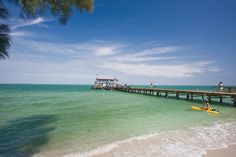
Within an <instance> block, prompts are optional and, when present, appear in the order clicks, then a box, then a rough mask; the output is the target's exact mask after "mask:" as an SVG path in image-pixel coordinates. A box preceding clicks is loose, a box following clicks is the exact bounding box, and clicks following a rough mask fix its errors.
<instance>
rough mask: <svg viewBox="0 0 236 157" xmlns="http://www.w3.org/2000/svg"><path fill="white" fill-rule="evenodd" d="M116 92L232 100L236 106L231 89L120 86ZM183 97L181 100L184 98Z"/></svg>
mask: <svg viewBox="0 0 236 157" xmlns="http://www.w3.org/2000/svg"><path fill="white" fill-rule="evenodd" d="M115 90H118V91H123V92H129V93H137V94H144V95H151V96H157V97H161V96H162V97H163V96H164V97H166V98H167V97H169V96H171V97H176V98H177V99H179V98H180V96H182V97H184V98H186V99H187V100H190V101H193V100H194V97H202V99H203V100H204V98H205V97H206V99H207V101H208V102H211V101H212V99H213V98H214V99H219V101H220V103H222V102H223V99H224V98H232V102H233V103H234V104H235V105H236V90H235V89H234V88H233V89H232V88H230V90H227V91H225V90H224V91H222V92H219V91H199V90H178V89H161V88H133V87H128V86H119V87H116V88H115ZM182 97H181V98H182Z"/></svg>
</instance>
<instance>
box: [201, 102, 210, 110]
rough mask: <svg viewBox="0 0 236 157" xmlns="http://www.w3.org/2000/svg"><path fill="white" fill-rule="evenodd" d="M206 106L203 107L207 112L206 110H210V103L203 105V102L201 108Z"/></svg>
mask: <svg viewBox="0 0 236 157" xmlns="http://www.w3.org/2000/svg"><path fill="white" fill-rule="evenodd" d="M205 105H206V107H203V108H204V110H208V109H210V108H211V105H210V103H208V102H207V103H205V102H203V106H205Z"/></svg>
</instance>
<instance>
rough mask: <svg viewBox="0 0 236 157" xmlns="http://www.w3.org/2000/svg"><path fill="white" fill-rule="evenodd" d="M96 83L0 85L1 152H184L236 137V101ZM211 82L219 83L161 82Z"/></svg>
mask: <svg viewBox="0 0 236 157" xmlns="http://www.w3.org/2000/svg"><path fill="white" fill-rule="evenodd" d="M90 87H91V86H90V85H24V84H1V85H0V156H1V157H5V156H22V157H23V156H36V157H41V156H65V157H70V156H78V157H81V156H105V157H106V156H109V157H110V156H114V157H125V156H128V157H138V156H160V157H162V156H163V157H164V156H181V157H185V156H186V157H191V156H192V157H198V156H201V155H202V154H204V153H206V149H216V148H222V147H227V146H228V145H230V144H235V143H236V114H235V113H236V107H235V106H233V105H230V104H223V105H221V104H219V102H217V101H214V102H213V104H212V106H213V107H214V108H216V109H218V110H220V112H221V114H220V115H219V116H217V115H212V114H209V113H206V112H202V111H193V110H192V109H191V106H192V105H195V106H199V105H201V103H200V102H199V101H193V102H191V101H186V100H183V99H178V100H177V99H173V98H164V97H156V96H147V95H139V94H132V93H125V92H118V91H108V90H92V89H91V88H90ZM162 88H178V89H199V90H212V89H213V87H212V86H162Z"/></svg>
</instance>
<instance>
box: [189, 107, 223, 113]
mask: <svg viewBox="0 0 236 157" xmlns="http://www.w3.org/2000/svg"><path fill="white" fill-rule="evenodd" d="M192 109H193V110H197V111H206V112H208V113H214V114H220V111H217V110H216V109H214V108H209V109H208V108H201V107H197V106H192Z"/></svg>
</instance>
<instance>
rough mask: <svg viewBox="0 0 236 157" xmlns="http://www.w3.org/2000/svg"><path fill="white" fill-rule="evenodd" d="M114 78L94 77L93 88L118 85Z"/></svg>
mask: <svg viewBox="0 0 236 157" xmlns="http://www.w3.org/2000/svg"><path fill="white" fill-rule="evenodd" d="M117 82H118V79H116V78H98V77H97V78H96V80H95V82H94V85H93V87H92V88H93V89H113V88H116V87H117V86H118V83H117Z"/></svg>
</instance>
